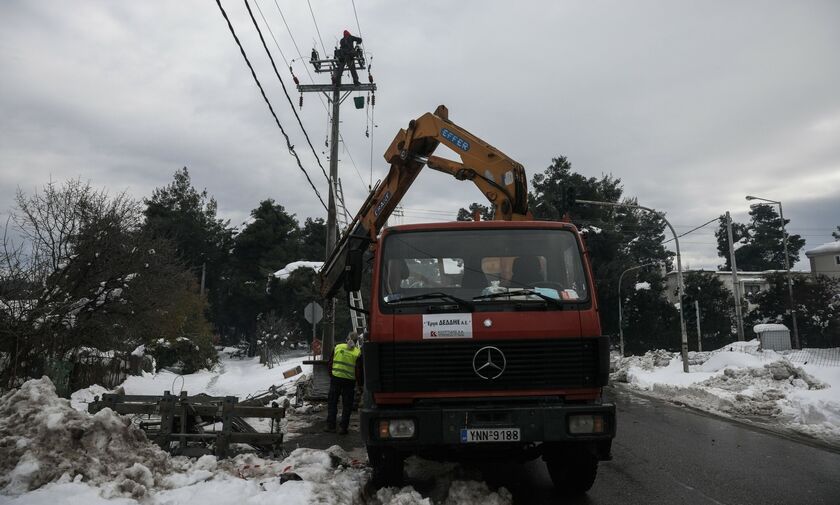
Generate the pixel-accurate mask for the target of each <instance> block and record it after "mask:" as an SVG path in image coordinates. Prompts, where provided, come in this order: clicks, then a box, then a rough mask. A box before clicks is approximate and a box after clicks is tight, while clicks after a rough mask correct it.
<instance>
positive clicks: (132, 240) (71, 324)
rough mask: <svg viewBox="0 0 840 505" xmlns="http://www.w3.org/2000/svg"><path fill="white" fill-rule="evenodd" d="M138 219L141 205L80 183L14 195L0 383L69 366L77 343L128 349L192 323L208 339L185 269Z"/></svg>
mask: <svg viewBox="0 0 840 505" xmlns="http://www.w3.org/2000/svg"><path fill="white" fill-rule="evenodd" d="M141 221H142V212H141V208H140V206H139V204H138V203H137V202H135V201H133V200H132V199H130V198H128V197H127V196H126V195H125V194H118V195H116V196H114V197H111V196H109V195H108V194H107V193H106V192H105V191H97V190H94V189H93V188H91V187H90V185H89V184H87V183H83V182H81V181H79V180H71V181H68V182H66V183H65V184H63V185H61V186H59V185H56V184H55V183H53V182H50V183H48V184H47V185H46V186H45V187H44V188H43V190H41V191H38V192H35V193H33V194H32V195H31V196H27V195H25V194H24V193H23V192H21V191H19V192H18V195H17V209H16V210H15V211H14V212H13V213H12V216H11V220H7V221H6V226H5V228H4V241H3V251H2V252H3V258H2V262H1V263H2V269H0V289H2V295H3V297H2V299H3V300H4V302H3V305H2V306H0V312H2V314H0V356H7V357H8V359H7V360H6V361H7V363H2V362H0V379H2V380H3V382H2V383H3V384H5V385H7V386H11V385H13V384H14V383H15V382H18V381H19V380H18V378H19V377H27V376H39V375H41V374H50V372H51V371H54V370H55V367H56V365H57V364H62V366H63V367H64V368H67V367H68V366H71V367H72V364H73V363H74V362H75V361H76V360H77V357H78V354H79V352H80V351H82V350H84V349H91V348H94V349H99V350H103V351H118V352H130V351H131V350H132V349H133V347H134V346H137V345H139V344H141V343H145V342H147V341H148V340H149V339H153V338H165V339H175V338H177V337H179V336H182V335H184V334H187V333H190V332H193V330H194V329H195V328H198V330H197V331H198V332H199V333H202V335H201V337H202V338H203V340H202V343H203V344H205V347H207V346H209V342H210V336H209V329H208V328H209V327H207V326H206V321H205V320H204V316H203V309H204V300H203V299H202V298H201V297H200V295H199V294H198V293H197V292H196V291H197V289H195V285H194V281H193V279H192V276H191V275H190V274H189V272H187V271H186V268H185V267H184V266H183V265H182V264H181V263H180V262H179V261H178V260H177V258H176V256H175V252H174V248H173V247H172V245H171V244H170V243H169V242H168V241H166V240H164V239H152V238H150V237H149V236H148V235H147V234H145V233H144V232H143V231H142V228H141V226H140V225H141ZM10 230H11V231H14V232H17V234H18V236H19V237H20V240H19V241H18V242H17V243H15V242H14V241H13V240H12V239H11V238H10V233H9V232H10ZM192 298H195V302H191V301H189V300H190V299H192ZM202 323H204V324H202Z"/></svg>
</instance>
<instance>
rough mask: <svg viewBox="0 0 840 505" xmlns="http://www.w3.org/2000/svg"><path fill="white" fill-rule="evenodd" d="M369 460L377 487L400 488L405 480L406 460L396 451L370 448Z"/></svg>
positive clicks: (373, 480)
mask: <svg viewBox="0 0 840 505" xmlns="http://www.w3.org/2000/svg"><path fill="white" fill-rule="evenodd" d="M367 452H368V460H369V461H370V466H371V467H372V468H373V476H372V478H371V480H372V482H373V485H374V486H375V487H378V488H379V487H389V486H399V485H400V484H401V483H402V480H403V468H404V466H405V465H404V460H403V458H402V457H401V456H400V455H399V454H397V452H396V451H394V450H391V449H386V448H383V447H368V448H367Z"/></svg>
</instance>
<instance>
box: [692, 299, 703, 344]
mask: <svg viewBox="0 0 840 505" xmlns="http://www.w3.org/2000/svg"><path fill="white" fill-rule="evenodd" d="M694 317H695V318H696V319H697V352H702V351H703V338H702V337H701V333H700V302H698V301H697V300H694Z"/></svg>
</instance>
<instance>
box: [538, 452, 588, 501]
mask: <svg viewBox="0 0 840 505" xmlns="http://www.w3.org/2000/svg"><path fill="white" fill-rule="evenodd" d="M545 464H546V467H548V474H549V475H550V476H551V482H552V483H553V484H554V487H555V489H556V490H557V491H559V492H560V493H565V494H568V495H572V496H574V495H580V494H583V493H585V492H587V491H589V489H590V488H591V487H592V484H594V483H595V476H596V475H597V474H598V460H597V459H596V458H595V456H593V455H592V454H589V453H588V452H575V453H571V454H570V453H566V454H557V455H552V457H549V458H547V459H546V460H545Z"/></svg>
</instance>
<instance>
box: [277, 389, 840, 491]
mask: <svg viewBox="0 0 840 505" xmlns="http://www.w3.org/2000/svg"><path fill="white" fill-rule="evenodd" d="M608 391H609V394H610V395H612V397H613V398H614V401H615V403H616V405H617V409H618V436H617V438H616V439H615V441H614V442H613V457H614V459H613V461H610V462H606V463H601V466H600V469H599V472H598V478H597V479H596V481H595V485H594V486H593V488H592V490H590V491H589V493H588V494H587V495H585V496H584V497H580V498H577V499H566V498H564V497H563V496H562V495H561V494H558V493H556V492H555V491H554V488H553V486H552V484H551V480H550V478H549V476H548V472H547V471H546V469H545V465H544V464H543V462H542V461H541V460H536V461H532V462H529V463H525V464H515V465H506V466H503V467H498V466H497V467H495V468H494V469H493V471H492V472H488V474H487V475H486V478H487V480H488V482H489V483H490V484H491V486H500V485H501V486H505V487H507V488H508V489H509V490H510V491H511V492H512V493H513V496H514V503H516V504H522V505H525V504H528V505H531V504H560V503H570V504H589V505H607V504H622V505H634V504H639V505H653V504H669V505H673V504H676V505H694V504H702V505H709V504H714V505H720V504H726V505H751V504H756V505H774V504H779V505H788V504H809V505H820V504H825V505H840V449H829V448H826V447H823V446H820V445H818V444H813V443H808V442H807V441H804V440H798V439H791V438H788V437H782V436H779V435H776V434H773V433H769V432H767V431H764V430H760V429H756V428H753V427H749V426H745V425H742V424H739V423H735V422H731V421H727V420H724V419H721V418H718V417H714V416H711V415H706V414H703V413H699V412H697V411H695V410H692V409H689V408H686V407H679V406H676V405H673V404H671V403H667V402H663V401H660V400H654V399H648V398H646V397H643V396H639V395H637V394H635V393H632V392H629V391H626V390H616V389H612V388H610V389H609V390H608ZM357 426H358V425H357V424H356V423H354V424H353V425H351V433H350V434H349V435H345V436H338V435H333V434H326V436H325V434H323V433H321V432H320V428H321V427H322V424H321V423H317V424H315V425H313V426H311V427H309V429H307V430H305V432H304V433H301V435H300V436H299V437H298V438H297V439H293V440H290V441H289V442H290V444H288V445H290V446H291V447H290V448H293V447H294V446H295V445H297V444H299V445H300V446H302V447H317V448H326V447H329V446H330V445H333V444H336V443H339V444H340V445H341V446H342V447H344V448H345V450H348V451H351V453H352V454H353V456H354V457H357V458H359V459H363V458H364V450H363V448H362V445H361V441H360V439H359V436H358V431H357V430H358V427H357ZM354 431H355V432H354ZM321 446H323V447H321ZM406 484H410V485H413V486H414V487H415V488H416V489H417V490H418V491H420V492H421V494H424V495H425V494H427V490H429V489H430V488H434V487H436V486H435V485H434V483H431V482H420V481H411V480H408V481H407V482H406ZM434 494H435V493H434V492H432V498H433V499H435V498H437V496H434Z"/></svg>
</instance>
